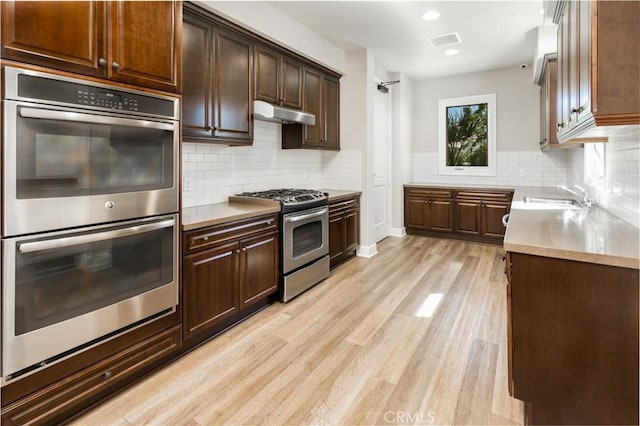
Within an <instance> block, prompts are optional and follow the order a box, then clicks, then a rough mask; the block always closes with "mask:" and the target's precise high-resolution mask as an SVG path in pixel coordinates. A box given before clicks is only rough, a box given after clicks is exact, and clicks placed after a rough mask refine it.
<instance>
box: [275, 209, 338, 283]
mask: <svg viewBox="0 0 640 426" xmlns="http://www.w3.org/2000/svg"><path fill="white" fill-rule="evenodd" d="M282 227H283V228H282V236H283V241H282V247H283V256H282V269H283V273H284V274H285V275H286V274H288V273H290V272H292V271H294V270H296V269H298V268H301V267H303V266H305V265H307V264H309V263H311V262H313V261H315V260H317V259H319V258H321V257H323V256H325V255H327V254H328V253H329V207H328V206H322V207H318V208H314V209H310V210H303V211H299V212H295V213H288V214H285V215H284V216H283V219H282Z"/></svg>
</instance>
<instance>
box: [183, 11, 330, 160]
mask: <svg viewBox="0 0 640 426" xmlns="http://www.w3.org/2000/svg"><path fill="white" fill-rule="evenodd" d="M183 31H184V37H183V47H182V51H183V56H182V67H183V70H184V73H185V79H184V80H185V81H184V88H183V99H182V105H183V107H182V136H183V140H184V141H187V142H208V143H220V144H225V145H250V144H252V143H253V116H252V114H253V100H254V99H259V100H262V101H265V102H269V103H271V104H276V105H281V106H285V107H288V108H294V109H302V110H305V111H308V112H311V113H313V114H315V116H316V125H315V126H304V125H301V124H284V125H283V130H282V133H283V136H282V147H283V148H313V149H330V150H338V149H340V118H339V116H340V82H339V78H340V75H339V74H336V73H332V72H331V71H329V70H327V69H325V68H323V67H322V66H320V65H318V64H314V63H313V62H310V61H309V60H306V59H304V58H302V57H300V56H298V55H296V54H294V53H293V52H291V51H289V50H287V49H284V48H282V47H280V46H278V45H276V44H275V43H272V42H270V41H268V40H266V39H264V38H261V37H259V36H258V35H256V34H254V33H252V32H250V31H247V30H246V29H243V28H241V27H239V26H237V25H235V24H233V23H231V22H229V21H227V20H225V19H223V18H221V17H218V16H216V15H214V14H212V13H210V12H208V11H206V10H204V9H202V8H200V7H198V6H196V5H194V4H192V3H185V7H184V30H183Z"/></svg>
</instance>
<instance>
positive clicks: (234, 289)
mask: <svg viewBox="0 0 640 426" xmlns="http://www.w3.org/2000/svg"><path fill="white" fill-rule="evenodd" d="M239 253H240V249H239V243H233V244H227V245H222V246H218V247H215V248H212V249H209V250H205V251H203V252H200V253H197V254H193V255H190V256H185V258H184V262H183V267H184V282H183V294H184V313H185V336H187V337H188V336H191V335H193V334H196V333H199V332H201V331H204V330H206V329H207V328H209V327H211V326H213V325H214V324H216V323H217V322H219V321H221V320H223V319H225V318H227V317H228V316H230V315H231V314H234V313H235V312H237V311H238V305H239V291H238V289H239V282H238V280H239V274H238V257H239V256H238V254H239Z"/></svg>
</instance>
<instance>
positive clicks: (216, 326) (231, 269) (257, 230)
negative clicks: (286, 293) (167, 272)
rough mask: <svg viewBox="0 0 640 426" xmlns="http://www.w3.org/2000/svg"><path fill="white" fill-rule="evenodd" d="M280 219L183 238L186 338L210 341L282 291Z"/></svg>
mask: <svg viewBox="0 0 640 426" xmlns="http://www.w3.org/2000/svg"><path fill="white" fill-rule="evenodd" d="M278 223H279V216H278V215H277V214H275V215H266V216H261V217H257V218H251V219H242V220H237V221H233V222H230V223H224V224H220V225H214V226H209V227H205V228H201V229H197V230H193V231H189V232H186V233H185V234H184V251H185V256H184V258H183V277H184V279H183V300H184V317H183V326H184V335H185V340H189V341H190V343H194V342H199V341H202V340H204V339H207V338H209V337H211V336H212V335H214V334H215V333H217V332H219V331H221V330H222V329H224V328H226V327H228V326H229V325H231V323H233V322H236V321H239V320H241V319H242V318H244V317H246V316H248V315H250V314H251V313H253V311H254V310H255V309H254V308H256V307H257V308H259V307H261V306H263V304H261V303H260V302H264V301H266V300H268V299H269V297H270V296H272V295H274V294H275V293H276V292H277V291H278V281H279V268H278V252H279V242H278V241H279V237H278V232H279V227H278V226H279V225H278Z"/></svg>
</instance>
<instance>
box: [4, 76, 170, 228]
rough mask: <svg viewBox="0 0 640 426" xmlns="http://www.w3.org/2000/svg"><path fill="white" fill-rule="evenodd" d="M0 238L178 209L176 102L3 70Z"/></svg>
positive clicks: (83, 83) (132, 92)
mask: <svg viewBox="0 0 640 426" xmlns="http://www.w3.org/2000/svg"><path fill="white" fill-rule="evenodd" d="M4 82H5V85H4V90H5V98H4V99H3V112H4V122H3V132H4V133H3V141H4V146H3V163H2V164H3V167H2V169H3V172H2V174H3V176H2V178H3V208H4V217H3V221H2V231H3V232H2V233H3V235H4V236H5V237H6V236H13V235H23V234H27V233H34V232H42V231H47V230H52V229H62V228H71V227H76V226H87V225H93V224H99V223H105V222H112V221H117V220H125V219H130V218H135V217H146V216H152V215H157V214H165V213H170V212H175V211H177V210H178V187H177V182H178V164H177V161H178V147H179V122H178V117H179V105H178V99H176V98H171V97H168V96H161V95H155V94H149V93H146V92H138V91H134V90H128V89H123V88H121V87H116V86H110V85H104V84H99V83H94V82H88V81H84V80H78V79H73V78H67V77H61V76H57V75H53V74H46V73H41V72H34V71H29V70H22V69H18V68H12V67H5V69H4Z"/></svg>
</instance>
